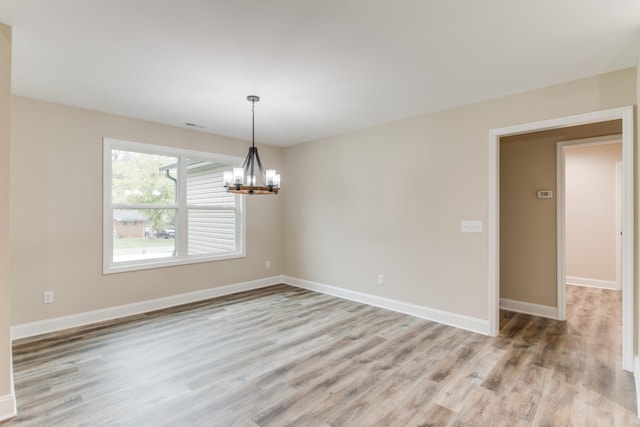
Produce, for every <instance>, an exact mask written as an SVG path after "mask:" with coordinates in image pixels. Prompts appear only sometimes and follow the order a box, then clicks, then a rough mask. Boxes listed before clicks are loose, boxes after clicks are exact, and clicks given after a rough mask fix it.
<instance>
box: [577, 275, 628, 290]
mask: <svg viewBox="0 0 640 427" xmlns="http://www.w3.org/2000/svg"><path fill="white" fill-rule="evenodd" d="M565 282H566V283H567V285H578V286H587V287H589V288H602V289H612V290H614V291H619V290H620V289H619V288H618V285H617V283H616V281H615V280H600V279H589V278H587V277H576V276H567V277H566V278H565Z"/></svg>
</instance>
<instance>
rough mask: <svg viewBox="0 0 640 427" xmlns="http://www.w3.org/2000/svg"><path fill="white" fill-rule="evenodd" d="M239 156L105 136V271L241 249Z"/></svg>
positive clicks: (226, 255) (229, 254)
mask: <svg viewBox="0 0 640 427" xmlns="http://www.w3.org/2000/svg"><path fill="white" fill-rule="evenodd" d="M241 162H242V159H241V158H237V157H230V156H223V155H217V154H212V153H203V152H194V151H186V150H181V149H177V148H170V147H160V146H155V145H149V144H140V143H135V142H127V141H120V140H115V139H108V138H105V139H104V214H103V228H104V266H103V272H104V273H116V272H121V271H132V270H140V269H146V268H154V267H162V266H169V265H179V264H188V263H193V262H204V261H214V260H221V259H230V258H239V257H243V256H244V217H243V214H242V202H243V198H242V196H240V195H236V194H231V193H227V192H226V189H225V187H224V183H223V172H224V171H228V170H231V169H232V168H233V167H235V166H237V165H238V163H241Z"/></svg>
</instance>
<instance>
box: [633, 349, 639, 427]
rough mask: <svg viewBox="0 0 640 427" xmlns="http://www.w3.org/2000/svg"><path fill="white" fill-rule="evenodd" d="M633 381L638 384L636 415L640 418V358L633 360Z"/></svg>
mask: <svg viewBox="0 0 640 427" xmlns="http://www.w3.org/2000/svg"><path fill="white" fill-rule="evenodd" d="M633 379H634V380H635V382H636V415H637V416H638V417H639V418H640V358H639V357H638V356H636V357H634V358H633Z"/></svg>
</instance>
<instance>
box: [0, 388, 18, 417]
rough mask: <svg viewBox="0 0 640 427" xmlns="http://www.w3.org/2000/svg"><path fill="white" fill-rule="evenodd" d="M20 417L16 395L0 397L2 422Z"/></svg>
mask: <svg viewBox="0 0 640 427" xmlns="http://www.w3.org/2000/svg"><path fill="white" fill-rule="evenodd" d="M16 415H18V412H17V409H16V396H15V393H12V394H7V395H5V396H0V421H4V420H8V419H9V418H13V417H15V416H16Z"/></svg>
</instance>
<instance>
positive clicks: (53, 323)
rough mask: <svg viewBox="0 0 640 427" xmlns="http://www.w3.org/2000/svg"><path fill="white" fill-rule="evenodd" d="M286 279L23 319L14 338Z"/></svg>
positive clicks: (231, 292) (270, 284)
mask: <svg viewBox="0 0 640 427" xmlns="http://www.w3.org/2000/svg"><path fill="white" fill-rule="evenodd" d="M280 283H283V276H273V277H266V278H264V279H258V280H251V281H248V282H242V283H235V284H232V285H225V286H218V287H215V288H209V289H203V290H201V291H195V292H188V293H184V294H178V295H172V296H169V297H164V298H158V299H153V300H148V301H142V302H137V303H133V304H126V305H120V306H116V307H109V308H104V309H101V310H93V311H88V312H84V313H78V314H72V315H69V316H63V317H56V318H53V319H47V320H41V321H37V322H30V323H23V324H21V325H15V326H12V327H11V339H12V340H17V339H20V338H27V337H32V336H35V335H41V334H46V333H48V332H54V331H60V330H63V329H68V328H75V327H77V326H85V325H89V324H92V323H97V322H103V321H105V320H112V319H117V318H120V317H126V316H131V315H134V314H141V313H147V312H150V311H154V310H160V309H163V308H168V307H174V306H177V305H181V304H188V303H192V302H197V301H202V300H206V299H209V298H216V297H221V296H225V295H231V294H235V293H238V292H244V291H250V290H252V289H260V288H264V287H267V286H273V285H277V284H280Z"/></svg>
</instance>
